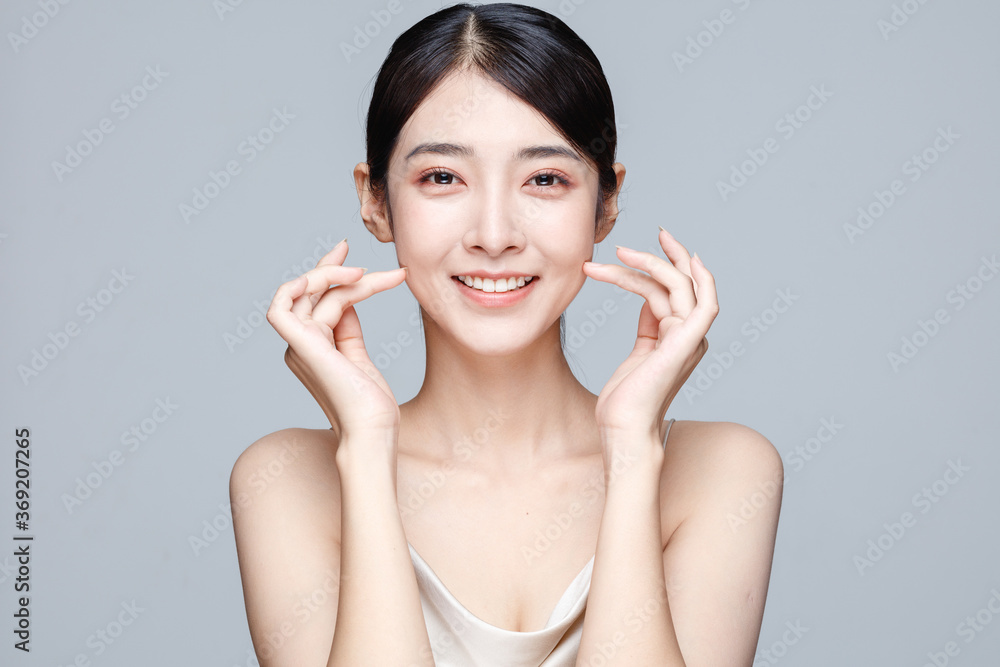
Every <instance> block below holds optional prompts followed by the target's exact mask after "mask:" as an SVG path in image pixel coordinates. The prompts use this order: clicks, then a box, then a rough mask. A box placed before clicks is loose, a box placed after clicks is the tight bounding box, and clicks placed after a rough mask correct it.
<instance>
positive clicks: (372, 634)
mask: <svg viewBox="0 0 1000 667" xmlns="http://www.w3.org/2000/svg"><path fill="white" fill-rule="evenodd" d="M469 110H472V111H471V112H469ZM420 147H423V148H422V149H420ZM538 147H546V148H545V149H544V150H538ZM526 149H533V150H526ZM553 149H555V150H553ZM565 153H570V155H567V154H565ZM573 154H575V151H573V150H572V148H571V147H570V145H569V144H568V142H566V140H565V139H563V138H562V137H561V136H560V135H559V134H558V133H557V132H556V131H555V130H554V129H553V128H552V127H551V126H550V125H549V124H548V123H547V122H546V121H545V119H544V118H543V117H542V116H540V115H539V114H538V113H537V112H536V111H535V110H534V109H532V108H531V107H530V106H528V105H526V104H525V103H523V102H521V101H520V100H518V99H517V98H515V97H513V96H511V95H510V94H509V93H507V91H505V90H504V89H502V88H500V87H499V86H497V85H496V84H494V83H492V82H491V81H488V80H486V79H484V78H482V77H481V76H479V75H478V74H474V73H469V72H459V73H455V74H452V75H450V76H449V77H447V78H446V79H445V80H444V81H443V82H442V83H441V84H440V85H439V86H438V87H437V88H436V89H435V90H434V91H433V92H432V93H431V94H430V95H429V96H428V98H427V99H426V100H425V101H424V102H423V103H422V104H421V105H420V106H419V107H418V109H417V110H416V111H415V112H414V114H413V116H411V118H410V119H409V120H408V122H407V123H406V125H405V126H404V128H403V131H402V132H401V134H400V137H399V140H398V141H397V144H396V149H395V150H394V152H393V155H392V158H391V160H390V166H389V178H388V180H389V192H390V193H391V194H390V201H391V220H392V225H390V224H389V220H390V212H389V210H388V208H387V206H386V203H385V201H384V198H380V197H376V196H374V195H373V194H372V192H371V190H370V188H369V182H368V166H367V164H365V163H361V164H359V165H357V167H356V168H355V171H354V177H355V183H356V186H357V191H358V196H359V200H360V203H361V217H362V219H363V220H364V222H365V225H366V227H367V228H368V229H369V231H370V232H371V233H372V234H373V235H375V237H376V238H378V239H379V240H380V241H383V242H392V243H394V244H395V248H396V253H397V258H398V261H399V263H400V265H401V266H405V267H406V268H405V269H404V268H400V269H393V270H390V271H372V272H367V273H366V272H365V271H364V270H363V269H361V268H357V267H351V266H346V265H345V264H344V263H345V261H346V258H347V254H348V245H347V243H346V242H341V243H340V244H338V245H337V246H336V247H335V248H333V249H332V250H331V251H330V252H329V253H328V254H327V255H326V256H325V257H323V258H322V259H321V260H320V261H319V263H318V264H317V267H316V268H315V269H313V270H311V271H309V272H307V273H306V274H304V276H300V277H299V278H296V279H295V280H292V281H290V282H288V283H285V284H284V285H282V286H281V287H279V288H278V290H277V292H276V294H275V297H274V300H273V301H272V304H271V308H270V309H269V311H268V314H267V318H268V321H269V322H270V323H271V325H272V326H273V327H274V328H275V330H276V331H277V332H278V333H279V334H280V335H281V336H282V338H283V339H284V340H285V341H287V342H288V350H287V352H286V355H285V358H286V361H287V363H288V365H289V367H290V368H291V370H292V371H293V372H294V373H295V375H296V376H297V377H298V378H299V379H300V380H301V381H302V383H303V384H304V385H305V386H306V387H307V389H308V390H309V391H310V393H311V394H312V396H313V397H314V398H315V399H316V401H317V403H318V404H319V405H320V407H321V409H322V410H323V412H324V414H326V416H327V418H328V419H329V421H330V424H331V428H330V429H329V430H322V429H285V430H282V431H278V432H276V433H272V434H270V435H268V436H265V437H264V438H261V439H260V440H258V441H257V442H255V443H253V444H252V445H251V446H250V447H249V448H248V449H247V450H246V451H245V452H244V453H243V454H242V455H241V456H240V457H239V459H238V460H237V462H236V464H235V466H234V468H233V473H232V477H231V481H230V493H231V497H232V499H233V508H234V529H235V532H236V541H237V548H238V555H239V561H240V571H241V575H242V579H243V589H244V597H245V600H246V606H247V616H248V620H249V625H250V632H251V636H252V638H253V641H254V647H255V649H256V651H257V656H258V659H259V660H260V663H261V665H262V666H263V667H272V666H275V665H347V664H352V665H353V664H379V665H383V664H385V665H393V664H400V665H431V664H433V661H432V660H431V658H430V645H431V644H432V643H435V642H439V641H440V640H441V638H434V637H428V636H427V632H426V627H425V625H424V622H423V616H422V611H421V608H420V603H419V591H418V589H417V586H416V580H415V575H414V572H413V568H412V563H411V561H410V556H409V553H408V550H407V542H408V543H409V544H410V545H412V546H413V548H414V549H416V551H417V552H418V553H419V554H420V555H421V557H423V559H424V560H426V561H427V562H428V563H429V564H430V565H431V567H432V568H433V569H434V571H435V572H436V573H437V575H438V576H439V577H440V578H441V579H442V581H443V582H444V583H445V585H446V586H447V587H448V589H449V590H450V591H451V592H452V593H453V594H454V595H455V597H456V598H457V599H458V600H459V601H460V602H461V603H462V604H463V605H464V606H465V607H466V608H467V609H468V610H469V611H471V612H472V613H474V614H475V615H476V616H478V617H479V618H481V619H482V620H484V621H486V622H488V623H490V624H493V625H495V626H496V627H499V628H504V629H508V630H515V631H531V630H537V629H540V628H541V627H543V626H544V624H545V621H546V620H547V618H548V617H549V615H550V614H551V611H552V609H553V607H554V605H555V603H556V601H557V600H558V599H559V598H560V596H561V595H562V594H563V592H564V591H565V589H566V587H567V586H568V584H569V582H570V581H571V580H572V579H573V578H574V577H575V576H576V575H577V574H578V573H579V572H580V570H581V569H582V568H583V566H584V565H585V564H586V563H587V561H588V560H589V559H590V558H591V556H595V563H594V570H593V578H592V583H591V590H590V594H589V597H588V606H587V614H586V617H585V622H584V629H583V637H582V640H581V649H580V655H579V659H578V663H577V664H579V665H584V664H597V663H595V662H592V661H591V658H592V657H594V656H596V655H597V653H598V652H599V647H600V646H601V645H602V644H604V645H605V646H606V645H607V642H608V641H609V640H612V639H614V638H615V637H618V636H621V637H623V638H624V639H623V641H622V642H621V643H620V644H616V646H618V648H617V649H616V650H617V652H616V654H615V655H614V656H613V657H611V658H610V659H607V660H606V661H605V662H601V664H607V665H630V666H637V665H638V666H641V665H657V666H660V665H674V666H680V665H687V666H688V667H715V666H719V667H722V666H725V667H731V666H733V665H747V666H749V665H751V663H752V661H753V654H754V650H755V647H756V644H757V639H758V634H759V632H760V626H761V620H762V617H763V612H764V600H765V597H766V593H767V587H768V581H769V577H770V569H771V561H772V556H773V550H774V540H775V534H776V530H777V522H778V514H779V510H780V503H781V492H780V491H781V480H782V478H783V470H782V463H781V458H780V456H779V455H778V453H777V452H776V450H775V448H774V446H773V445H772V444H771V443H770V442H769V441H768V440H767V439H766V438H764V437H763V436H762V435H760V434H759V433H757V432H756V431H754V430H752V429H750V428H747V427H745V426H741V425H738V424H733V423H728V422H695V421H678V422H676V423H675V424H674V426H673V428H672V429H671V431H670V435H669V440H668V443H667V448H666V450H665V451H664V450H663V449H662V448H661V441H662V435H663V433H664V430H665V422H664V419H665V416H666V414H667V411H668V408H669V406H670V405H671V402H672V401H673V399H674V398H675V397H676V395H677V393H678V392H679V391H680V388H681V387H682V385H683V384H684V382H685V380H686V379H687V378H688V377H689V376H690V374H691V373H692V371H693V370H694V368H695V367H696V365H697V363H698V362H699V361H700V360H701V358H702V357H703V356H704V354H705V351H706V350H707V347H708V344H707V341H706V338H705V336H706V334H707V332H708V329H709V328H710V326H711V324H712V322H713V321H714V319H715V317H716V315H717V314H718V310H719V306H718V301H717V295H716V289H715V281H714V278H713V276H712V274H711V273H710V272H709V270H708V269H707V268H705V265H704V264H703V263H702V262H701V260H700V259H699V258H698V257H697V256H692V255H691V254H690V253H689V252H688V250H687V249H686V248H685V247H684V246H683V245H682V244H681V243H680V242H678V241H677V240H676V239H675V238H674V237H673V236H672V235H671V234H670V233H669V232H667V231H665V230H662V228H661V231H659V233H658V235H657V240H658V244H659V246H660V248H661V249H662V250H663V256H660V255H657V254H653V253H647V252H641V251H638V250H633V249H630V248H618V250H617V258H618V260H620V261H621V262H622V265H618V264H598V263H595V262H591V261H590V259H591V257H592V256H593V249H594V244H595V243H599V242H600V241H602V240H603V239H604V238H605V237H606V236H607V235H608V233H609V232H610V231H611V229H612V227H613V225H614V223H615V220H616V219H617V217H618V208H617V193H616V196H615V197H612V198H611V199H610V200H608V201H607V202H606V203H605V205H604V209H603V210H604V215H603V217H602V219H601V220H600V221H599V222H598V224H597V225H596V226H595V221H594V203H595V202H596V201H597V198H598V179H597V174H596V171H595V170H594V169H593V167H592V166H591V165H590V164H589V163H588V162H587V161H586V160H584V159H583V158H582V156H579V155H576V156H575V157H574V156H573ZM615 172H616V175H617V185H618V188H619V189H620V188H621V185H622V182H623V179H624V176H625V169H624V167H623V166H622V165H621V164H616V165H615ZM477 270H492V271H511V272H514V273H517V274H521V275H535V276H538V278H537V279H536V280H537V282H536V283H535V284H534V287H533V288H532V289H533V291H532V292H531V293H529V294H528V295H527V298H525V299H523V300H522V301H521V302H520V303H518V304H515V305H513V306H509V307H505V308H493V309H487V308H485V307H483V306H481V305H479V304H476V303H475V302H473V301H472V300H470V299H469V298H467V296H466V295H464V294H463V292H462V290H467V289H468V288H466V287H465V286H464V285H461V284H459V283H458V282H457V281H456V280H455V279H454V278H453V276H457V275H464V274H466V273H474V272H475V271H477ZM587 278H591V279H593V280H598V281H601V282H606V283H610V284H614V285H617V286H619V287H621V288H623V289H626V290H628V291H630V292H633V293H635V294H637V295H639V296H641V297H642V298H643V299H644V302H645V303H644V305H643V306H642V309H641V311H640V314H639V322H638V330H637V335H636V342H635V346H634V348H633V349H632V351H631V353H630V354H629V355H628V357H627V358H626V359H625V360H624V361H623V362H622V363H621V365H620V366H619V368H618V369H617V370H616V371H615V373H614V374H613V375H612V377H611V378H610V379H609V380H608V382H607V384H606V385H605V386H604V388H603V389H602V391H601V392H600V394H599V395H597V396H595V395H594V394H593V393H591V392H589V391H588V390H587V389H586V388H585V387H583V386H582V385H581V384H580V383H579V381H578V380H577V379H576V378H575V377H574V376H573V374H572V371H571V370H570V368H569V366H568V364H567V362H566V359H565V356H564V354H563V352H562V350H561V348H560V346H559V322H558V320H559V315H560V314H561V313H562V312H563V311H564V310H565V309H566V307H567V306H568V305H569V303H570V302H571V301H572V299H573V298H574V297H575V296H576V294H577V293H578V291H579V289H580V288H581V287H582V285H583V283H584V282H585V280H586V279H587ZM404 280H405V281H406V283H407V286H408V288H409V289H410V291H411V292H412V293H413V294H414V296H415V297H416V299H417V301H418V302H419V303H420V304H421V305H422V306H423V308H424V311H425V316H424V321H423V323H424V333H425V341H426V350H427V367H426V374H425V378H424V383H423V385H422V387H421V389H420V391H419V392H418V393H417V395H416V396H415V397H414V398H413V399H411V400H410V401H408V402H406V403H404V404H402V405H397V402H396V399H395V397H394V396H393V394H392V391H391V389H390V388H389V386H388V383H386V381H385V379H384V378H383V377H382V375H381V373H379V371H378V369H377V368H376V367H375V365H374V364H373V363H372V361H371V359H370V358H369V357H368V354H367V352H366V350H365V345H364V341H363V338H362V331H361V326H360V322H359V320H358V316H357V313H356V312H355V309H354V305H355V304H357V303H358V302H360V301H362V300H364V299H366V298H369V297H371V296H373V295H375V294H377V293H379V292H382V291H385V290H389V289H393V288H394V287H397V286H399V285H400V284H401V283H402V282H403V281H404ZM483 434H485V437H482V436H483ZM473 436H475V437H473ZM276 461H280V462H281V473H280V474H278V475H274V474H271V475H270V476H267V477H266V478H265V479H267V480H268V482H267V483H266V484H261V483H260V480H261V479H262V476H261V474H260V473H261V472H262V471H264V470H268V466H271V468H270V469H271V470H274V469H275V468H274V464H275V462H276ZM622 462H627V464H626V465H622ZM612 471H614V472H613V473H612ZM429 481H431V482H432V483H431V484H428V482H429ZM762 487H766V488H772V489H775V490H776V491H775V492H774V493H770V494H767V498H766V502H765V503H764V504H763V505H760V504H759V498H760V496H761V494H760V493H759V492H760V489H761V488H762ZM428 489H431V490H430V491H428ZM751 496H754V499H755V501H758V502H757V503H756V505H755V506H756V507H757V510H756V514H755V515H754V516H753V517H752V518H751V519H749V520H747V521H745V522H743V523H740V524H734V523H733V522H732V517H733V516H734V515H738V513H739V508H740V505H741V503H742V502H743V501H744V500H746V499H748V498H750V497H751ZM241 498H242V499H243V502H240V499H241ZM569 508H573V509H574V512H573V520H572V522H571V524H570V525H569V526H568V527H565V529H564V530H563V531H562V535H561V536H560V537H558V538H557V539H555V540H552V541H551V543H550V544H548V545H543V546H544V548H539V547H538V533H539V532H541V533H542V534H544V533H545V530H546V528H548V527H550V526H551V524H552V523H553V517H554V516H557V515H560V514H565V513H567V512H568V510H569ZM484 572H485V573H489V576H483V573H484ZM643 609H645V611H642V610H643ZM636 610H640V611H639V613H637V612H636ZM338 612H339V613H338ZM388 628H392V632H391V633H390V632H387V629H388ZM617 633H620V635H619V634H617Z"/></svg>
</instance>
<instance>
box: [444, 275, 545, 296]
mask: <svg viewBox="0 0 1000 667" xmlns="http://www.w3.org/2000/svg"><path fill="white" fill-rule="evenodd" d="M454 277H455V278H456V279H457V280H459V281H461V282H463V283H465V284H466V285H467V286H468V287H471V288H472V289H474V290H479V291H481V292H513V291H515V290H517V289H520V288H521V287H524V286H525V285H527V284H528V283H530V282H531V281H532V279H533V278H534V276H517V277H514V276H511V277H510V278H507V279H504V278H498V279H496V280H494V279H493V278H480V277H479V276H475V277H473V276H454Z"/></svg>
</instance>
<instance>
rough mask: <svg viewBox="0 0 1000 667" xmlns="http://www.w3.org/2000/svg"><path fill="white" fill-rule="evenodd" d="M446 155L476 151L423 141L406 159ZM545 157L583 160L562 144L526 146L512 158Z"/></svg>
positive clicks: (466, 147) (519, 159)
mask: <svg viewBox="0 0 1000 667" xmlns="http://www.w3.org/2000/svg"><path fill="white" fill-rule="evenodd" d="M427 153H430V154H434V155H448V156H451V157H464V158H471V157H475V155H476V152H475V151H474V150H472V149H471V148H470V147H468V146H460V145H458V144H446V143H424V144H420V145H419V146H417V147H416V148H414V149H413V150H412V151H410V152H409V153H407V155H406V158H405V159H406V160H409V159H410V158H412V157H415V156H417V155H423V154H427ZM545 157H567V158H570V159H572V160H576V161H577V162H583V160H581V159H580V156H579V155H577V154H576V153H574V152H573V151H571V150H570V149H568V148H566V147H564V146H527V147H525V148H522V149H521V150H519V151H518V152H517V153H515V154H514V159H515V160H518V161H524V160H533V159H538V158H545Z"/></svg>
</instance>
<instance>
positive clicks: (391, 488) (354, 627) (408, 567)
mask: <svg viewBox="0 0 1000 667" xmlns="http://www.w3.org/2000/svg"><path fill="white" fill-rule="evenodd" d="M341 447H342V448H341V449H340V450H338V452H337V468H338V470H339V472H340V479H341V557H340V568H341V573H340V598H339V603H338V611H337V622H336V627H335V629H334V637H333V645H332V647H331V651H330V659H329V662H328V667H335V666H336V667H341V666H344V665H351V666H354V665H386V666H387V667H394V666H396V665H399V666H400V667H423V666H425V665H433V664H434V661H433V658H432V655H431V648H430V639H429V638H428V636H427V626H426V624H425V622H424V616H423V610H422V608H421V606H420V594H419V590H418V588H417V580H416V576H415V574H414V571H413V563H412V561H411V560H410V554H409V549H408V547H407V542H406V535H405V533H404V532H403V524H402V520H401V518H400V515H399V507H398V505H397V503H396V472H395V463H396V460H395V454H394V453H393V454H392V455H390V454H388V453H385V452H386V450H387V449H388V448H387V447H385V446H384V444H383V443H376V442H370V443H369V442H350V443H346V442H344V443H341Z"/></svg>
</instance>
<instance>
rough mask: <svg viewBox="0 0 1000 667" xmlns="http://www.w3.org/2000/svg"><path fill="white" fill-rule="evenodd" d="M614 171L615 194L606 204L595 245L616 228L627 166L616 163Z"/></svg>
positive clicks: (613, 167)
mask: <svg viewBox="0 0 1000 667" xmlns="http://www.w3.org/2000/svg"><path fill="white" fill-rule="evenodd" d="M612 169H614V170H615V181H616V185H615V192H614V194H613V195H612V196H611V198H610V199H608V200H607V201H605V203H604V217H603V219H602V220H601V224H600V225H599V226H598V228H597V233H596V234H595V235H594V243H600V242H601V241H603V240H604V239H605V238H607V236H608V234H610V233H611V230H612V228H614V226H615V221H617V220H618V213H619V210H618V196H619V195H620V194H621V191H622V183H623V182H624V181H625V165H623V164H622V163H621V162H615V163H614V165H612Z"/></svg>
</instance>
